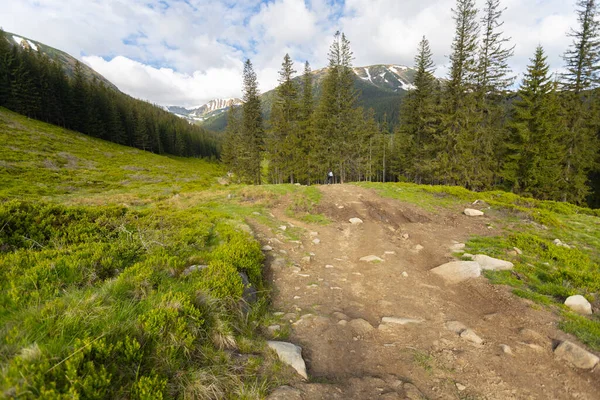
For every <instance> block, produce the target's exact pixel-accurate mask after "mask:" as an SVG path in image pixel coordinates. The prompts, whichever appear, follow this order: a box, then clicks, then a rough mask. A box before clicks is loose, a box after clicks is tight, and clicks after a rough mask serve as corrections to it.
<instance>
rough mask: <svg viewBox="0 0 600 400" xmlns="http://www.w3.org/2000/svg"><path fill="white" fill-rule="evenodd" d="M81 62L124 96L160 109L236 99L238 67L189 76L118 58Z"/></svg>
mask: <svg viewBox="0 0 600 400" xmlns="http://www.w3.org/2000/svg"><path fill="white" fill-rule="evenodd" d="M83 61H84V62H85V63H86V64H88V65H89V66H91V67H92V68H94V69H95V70H96V71H98V72H100V73H101V74H102V75H104V76H105V77H106V78H107V79H108V80H110V81H111V82H113V83H115V84H116V85H117V86H118V87H119V88H120V89H121V90H122V91H124V92H125V93H129V94H132V95H133V96H135V97H138V98H142V99H145V100H148V101H150V102H153V103H157V104H161V105H180V106H185V107H195V106H199V105H201V104H203V103H205V102H206V101H208V99H215V98H222V97H225V98H228V97H238V96H239V92H240V86H241V84H242V79H241V76H242V63H241V62H240V63H239V65H238V67H237V68H208V69H207V70H205V71H202V72H200V71H196V72H194V73H193V74H187V73H181V72H176V71H174V70H173V69H170V68H155V67H152V66H149V65H145V64H142V63H140V62H138V61H134V60H130V59H129V58H127V57H123V56H118V57H115V58H113V59H112V60H110V61H106V60H104V59H103V58H102V57H97V56H90V57H83Z"/></svg>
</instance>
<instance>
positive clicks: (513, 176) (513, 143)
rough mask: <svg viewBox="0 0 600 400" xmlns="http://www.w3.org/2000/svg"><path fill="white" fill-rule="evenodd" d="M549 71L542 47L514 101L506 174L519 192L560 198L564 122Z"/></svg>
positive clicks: (511, 186)
mask: <svg viewBox="0 0 600 400" xmlns="http://www.w3.org/2000/svg"><path fill="white" fill-rule="evenodd" d="M548 70H549V66H548V63H547V58H546V56H545V55H544V50H543V49H542V47H541V46H538V48H537V49H536V52H535V56H534V58H533V59H532V60H531V65H529V66H528V67H527V73H526V74H525V77H524V79H523V83H522V84H521V87H520V88H519V92H518V98H519V100H517V101H516V102H515V103H514V107H513V117H512V120H511V123H510V125H509V128H510V134H509V137H508V141H507V143H506V156H507V160H506V161H505V164H504V168H503V176H504V181H505V183H506V184H507V186H508V187H509V188H510V189H511V190H512V191H513V192H515V193H519V194H524V195H530V196H535V197H538V198H542V199H554V200H556V199H557V198H558V196H560V193H561V184H562V183H561V182H560V181H557V177H559V176H560V168H561V167H560V165H561V161H562V157H563V148H562V146H561V144H560V136H561V133H562V132H564V123H563V120H562V118H561V115H560V107H559V103H558V97H557V93H556V85H555V84H554V83H553V82H552V81H551V80H550V77H549V75H548Z"/></svg>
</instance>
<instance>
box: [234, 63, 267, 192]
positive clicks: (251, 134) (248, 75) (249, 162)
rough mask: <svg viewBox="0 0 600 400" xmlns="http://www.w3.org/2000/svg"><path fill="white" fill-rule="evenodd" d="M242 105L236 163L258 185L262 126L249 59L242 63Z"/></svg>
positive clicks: (262, 139) (261, 149) (256, 83)
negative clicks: (240, 148) (238, 153)
mask: <svg viewBox="0 0 600 400" xmlns="http://www.w3.org/2000/svg"><path fill="white" fill-rule="evenodd" d="M243 94H244V95H243V97H244V105H243V106H242V126H241V135H240V139H241V143H242V145H243V146H244V147H243V152H242V153H241V154H240V155H239V159H238V164H239V166H240V172H241V173H242V174H243V175H242V176H243V177H244V180H247V181H249V182H253V183H254V184H258V185H260V184H261V182H262V177H261V162H262V154H263V150H264V140H265V138H264V127H263V118H262V113H261V105H260V104H261V103H260V97H259V92H258V81H257V79H256V73H255V72H254V68H253V67H252V63H251V62H250V60H246V62H245V64H244V87H243Z"/></svg>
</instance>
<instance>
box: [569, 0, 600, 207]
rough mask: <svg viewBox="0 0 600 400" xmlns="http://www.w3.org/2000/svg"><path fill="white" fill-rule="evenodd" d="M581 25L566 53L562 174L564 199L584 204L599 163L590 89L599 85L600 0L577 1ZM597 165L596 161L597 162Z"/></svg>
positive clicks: (573, 35) (572, 35)
mask: <svg viewBox="0 0 600 400" xmlns="http://www.w3.org/2000/svg"><path fill="white" fill-rule="evenodd" d="M577 20H578V23H579V27H578V28H577V29H574V30H572V31H571V32H570V34H569V36H570V37H572V38H573V43H572V45H571V47H570V48H569V49H568V50H567V52H566V53H565V55H564V60H565V63H566V70H567V72H566V73H565V74H564V76H563V85H564V88H565V89H566V90H567V93H566V96H565V102H564V106H565V109H566V114H567V117H568V119H567V126H568V133H567V135H566V136H565V148H566V159H565V164H564V168H563V174H562V175H563V177H564V179H565V181H566V183H567V186H566V187H565V191H564V193H563V200H565V201H570V202H574V203H581V202H583V200H584V199H585V198H586V196H587V194H588V192H589V186H588V184H587V183H588V174H589V173H590V171H591V170H592V169H593V168H594V166H595V164H596V162H597V157H598V155H597V151H598V136H597V132H598V126H597V124H596V123H595V121H596V118H595V116H594V113H595V112H596V111H597V109H596V108H595V104H594V103H595V102H597V101H598V98H594V95H595V93H594V92H593V91H592V90H591V89H592V88H594V87H598V85H599V84H600V81H599V71H600V25H599V24H600V22H599V21H598V3H597V0H579V1H578V2H577ZM596 165H597V164H596Z"/></svg>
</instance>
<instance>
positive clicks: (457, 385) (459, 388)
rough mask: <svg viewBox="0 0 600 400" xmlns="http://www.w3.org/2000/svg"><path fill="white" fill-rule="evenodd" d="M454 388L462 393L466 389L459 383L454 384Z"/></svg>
mask: <svg viewBox="0 0 600 400" xmlns="http://www.w3.org/2000/svg"><path fill="white" fill-rule="evenodd" d="M456 388H457V389H458V391H459V392H462V391H463V390H465V389H467V387H466V386H465V385H463V384H461V383H458V382H456Z"/></svg>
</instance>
